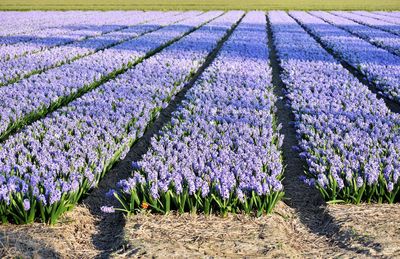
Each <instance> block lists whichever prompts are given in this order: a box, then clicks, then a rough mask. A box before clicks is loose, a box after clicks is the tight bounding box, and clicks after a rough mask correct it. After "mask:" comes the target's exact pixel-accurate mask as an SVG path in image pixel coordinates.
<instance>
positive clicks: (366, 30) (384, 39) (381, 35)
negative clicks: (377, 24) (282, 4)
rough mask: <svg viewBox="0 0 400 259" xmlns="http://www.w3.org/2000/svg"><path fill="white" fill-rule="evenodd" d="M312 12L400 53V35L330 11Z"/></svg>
mask: <svg viewBox="0 0 400 259" xmlns="http://www.w3.org/2000/svg"><path fill="white" fill-rule="evenodd" d="M310 13H311V14H312V15H315V16H317V17H319V18H321V19H323V20H325V21H327V22H329V23H330V24H332V25H335V26H338V27H340V28H342V29H344V30H347V31H349V32H350V33H353V34H355V35H357V36H359V37H360V38H363V39H365V40H367V41H369V42H371V43H373V44H375V45H378V46H380V47H382V48H385V49H387V50H389V51H391V52H393V53H395V54H397V55H400V36H397V35H395V34H392V33H389V32H386V31H383V30H379V29H375V28H373V27H369V26H365V25H362V24H359V23H356V22H354V21H352V20H350V19H347V18H344V17H340V16H336V15H333V14H330V13H328V12H321V11H314V12H310Z"/></svg>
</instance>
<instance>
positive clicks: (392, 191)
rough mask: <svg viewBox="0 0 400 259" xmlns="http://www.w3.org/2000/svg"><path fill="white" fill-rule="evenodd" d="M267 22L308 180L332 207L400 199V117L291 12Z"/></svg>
mask: <svg viewBox="0 0 400 259" xmlns="http://www.w3.org/2000/svg"><path fill="white" fill-rule="evenodd" d="M291 14H292V15H294V16H295V17H296V18H298V19H299V20H302V21H303V20H304V19H308V18H309V17H310V15H309V14H306V13H303V12H295V13H291ZM303 15H304V16H303ZM268 16H269V19H270V22H271V28H272V32H273V38H274V45H275V48H276V50H277V53H278V58H279V62H280V65H281V67H282V69H283V73H282V75H281V78H282V80H283V82H284V83H285V84H286V87H287V90H288V93H287V97H288V99H289V100H290V106H291V108H292V111H293V113H294V115H295V124H294V125H295V127H296V131H297V138H298V141H299V149H300V155H301V157H303V158H304V160H305V161H306V162H307V165H308V168H307V169H306V171H305V175H304V176H303V177H302V180H303V181H304V182H305V183H307V184H309V185H311V186H314V187H315V188H317V189H318V190H319V191H320V193H321V195H322V197H323V198H324V199H325V200H326V201H328V202H331V203H335V202H347V203H356V204H358V203H360V202H383V201H386V202H389V203H393V202H396V201H399V189H400V181H399V172H400V171H399V169H400V149H399V147H400V138H399V135H400V116H399V115H398V114H394V113H392V112H391V111H390V110H389V109H388V108H387V107H386V105H385V103H384V101H383V100H379V99H378V98H377V97H376V95H374V94H373V93H372V92H371V91H369V89H368V87H367V86H365V85H363V84H361V83H360V82H359V81H358V80H357V79H356V78H355V77H354V76H352V75H351V74H350V73H349V72H348V71H347V70H346V69H345V68H343V67H342V66H341V65H340V63H339V62H338V61H337V60H335V59H334V58H333V57H332V56H331V55H330V54H329V53H327V52H326V51H325V50H324V49H323V48H322V47H321V46H320V45H319V44H318V43H317V42H316V41H315V40H314V39H313V38H312V37H311V36H310V35H309V34H308V33H307V32H306V31H305V30H304V29H303V28H302V27H301V26H300V25H299V24H298V23H297V22H296V21H295V20H294V19H293V18H291V17H290V16H289V15H288V14H287V13H285V12H270V13H269V15H268ZM304 17H305V18H304ZM310 19H311V18H310ZM312 19H314V18H312ZM307 24H311V22H310V23H307ZM313 26H316V25H315V24H314V25H313ZM321 28H322V27H321Z"/></svg>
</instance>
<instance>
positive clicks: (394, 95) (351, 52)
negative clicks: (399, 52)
mask: <svg viewBox="0 0 400 259" xmlns="http://www.w3.org/2000/svg"><path fill="white" fill-rule="evenodd" d="M290 15H291V16H293V17H294V18H295V19H296V20H298V21H299V22H300V23H301V24H302V25H303V26H304V27H306V28H307V30H309V31H310V32H311V33H312V34H313V35H314V36H315V37H317V38H318V39H320V40H321V42H322V43H323V44H324V45H325V46H327V47H328V48H329V49H331V50H332V51H333V52H335V53H336V54H337V55H338V56H340V57H341V58H342V59H343V60H344V61H346V62H347V63H349V64H350V65H351V66H353V67H354V68H355V69H358V70H359V71H360V72H361V73H362V74H364V75H365V77H366V78H367V79H368V80H369V81H371V82H373V83H374V84H375V85H376V86H377V87H378V88H379V89H380V90H382V92H383V94H384V95H385V96H387V97H388V98H390V99H393V100H395V101H397V102H400V88H399V85H400V57H399V56H396V55H393V54H392V53H390V52H388V51H386V50H384V49H381V48H379V47H376V46H374V45H372V44H371V43H369V42H367V41H364V40H362V39H360V38H359V37H357V36H354V35H352V34H350V33H349V32H347V31H345V30H342V29H340V28H338V27H335V26H333V25H331V24H329V23H327V22H325V21H323V20H322V19H320V18H317V17H315V16H312V15H310V14H308V13H305V12H290Z"/></svg>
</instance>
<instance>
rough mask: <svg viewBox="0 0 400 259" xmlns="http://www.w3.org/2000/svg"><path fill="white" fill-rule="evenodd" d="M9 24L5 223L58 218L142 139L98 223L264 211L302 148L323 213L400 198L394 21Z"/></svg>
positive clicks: (139, 16)
mask: <svg viewBox="0 0 400 259" xmlns="http://www.w3.org/2000/svg"><path fill="white" fill-rule="evenodd" d="M0 14H1V15H0V23H1V25H2V26H1V27H0V219H1V221H2V223H4V224H5V223H12V224H27V223H33V222H41V223H48V224H56V223H57V222H59V221H60V219H62V218H63V217H64V216H65V214H67V213H66V212H72V211H73V210H74V207H76V206H77V205H79V204H81V203H82V202H83V201H84V200H85V199H87V197H91V195H92V192H93V191H94V190H96V189H97V188H98V186H99V184H101V183H102V180H103V179H104V177H106V176H107V174H108V173H109V172H110V170H111V169H112V168H114V167H115V166H116V165H117V164H118V163H119V162H120V161H122V160H126V159H127V158H126V157H127V155H128V154H129V153H130V152H135V150H136V149H137V143H138V142H140V141H141V140H142V139H144V138H147V137H148V142H149V143H148V145H147V146H146V150H145V151H144V152H143V154H142V155H141V156H140V158H138V159H135V160H132V161H129V164H131V167H130V169H127V170H128V171H129V172H125V173H126V174H125V176H126V177H116V178H115V181H114V182H112V183H108V184H106V185H104V186H102V187H101V188H103V189H104V190H106V191H107V193H106V195H107V200H106V202H103V203H102V204H99V206H98V209H101V211H102V212H103V214H107V213H115V212H124V213H125V214H127V215H131V214H136V213H139V212H143V211H147V212H151V213H155V214H170V213H176V212H177V213H180V214H183V213H186V212H190V213H193V214H205V215H213V214H217V215H219V216H222V217H228V215H230V214H236V215H237V214H247V215H251V216H258V217H259V216H262V215H263V214H271V213H273V212H274V209H275V208H276V206H278V204H279V203H280V201H282V200H283V201H285V200H286V199H288V198H287V197H290V196H291V188H288V189H286V184H285V182H287V181H288V180H287V179H286V180H285V178H286V176H287V175H289V174H292V172H290V171H289V169H288V168H289V167H290V166H288V165H290V164H291V163H293V160H294V159H295V158H294V157H292V156H289V155H288V154H292V153H293V152H294V153H295V155H296V156H298V157H300V161H301V162H302V164H301V165H298V171H300V172H301V173H300V174H298V175H296V177H295V179H292V178H290V179H291V181H294V182H293V184H295V185H298V186H299V187H298V188H301V189H302V190H304V192H307V191H311V190H313V189H314V190H316V191H318V192H319V194H320V197H321V198H322V199H323V200H325V201H326V202H327V203H345V204H360V203H389V204H392V203H398V202H400V115H399V111H400V14H399V12H365V11H355V12H345V11H331V12H325V11H311V12H304V11H289V12H285V11H269V12H263V11H249V12H245V11H205V12H204V11H165V12H163V11H110V12H97V11H91V12H83V11H67V12H54V11H52V12H37V11H35V12H0ZM277 82H279V85H277ZM279 87H281V88H282V92H280V91H278V88H279ZM281 102H283V103H284V107H286V108H285V109H287V110H288V111H289V113H290V114H291V116H292V118H291V121H290V122H288V123H286V122H285V123H282V118H283V117H282V116H283V115H282V114H283V113H282V112H283V111H282V109H283V108H282V106H281V105H280V103H281ZM167 111H170V114H167V113H166V112H167ZM157 121H161V122H162V124H161V126H160V127H158V126H157V125H158V124H157V123H156V122H157ZM157 127H158V128H157ZM288 128H290V129H293V132H294V133H293V134H292V135H293V136H291V135H290V133H286V132H289V131H288ZM152 130H153V131H154V134H152V135H151V136H148V134H149V132H151V131H152ZM291 138H292V139H293V140H294V141H295V144H294V145H293V146H292V147H289V148H288V145H287V144H285V141H288V139H291ZM309 187H311V188H309ZM352 206H356V205H352Z"/></svg>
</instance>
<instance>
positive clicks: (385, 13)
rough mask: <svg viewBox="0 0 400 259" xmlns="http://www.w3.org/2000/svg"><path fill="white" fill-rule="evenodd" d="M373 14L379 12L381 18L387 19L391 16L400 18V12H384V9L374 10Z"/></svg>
mask: <svg viewBox="0 0 400 259" xmlns="http://www.w3.org/2000/svg"><path fill="white" fill-rule="evenodd" d="M372 13H373V14H378V15H379V16H378V17H379V18H380V19H386V18H390V17H394V18H400V12H384V11H376V12H372Z"/></svg>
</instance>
